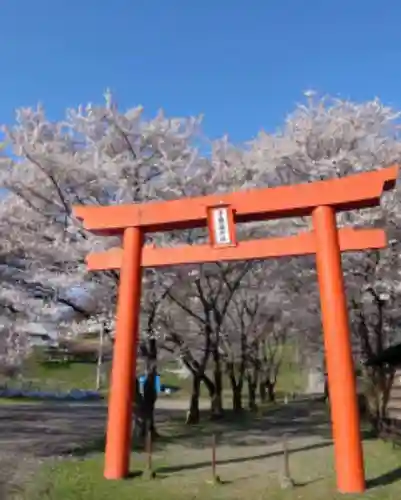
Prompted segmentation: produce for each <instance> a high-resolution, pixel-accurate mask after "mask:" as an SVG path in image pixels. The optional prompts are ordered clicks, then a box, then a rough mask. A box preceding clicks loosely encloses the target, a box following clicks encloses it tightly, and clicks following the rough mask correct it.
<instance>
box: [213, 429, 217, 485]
mask: <svg viewBox="0 0 401 500" xmlns="http://www.w3.org/2000/svg"><path fill="white" fill-rule="evenodd" d="M212 477H213V481H216V477H217V474H216V434H213V437H212Z"/></svg>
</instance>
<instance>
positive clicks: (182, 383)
mask: <svg viewBox="0 0 401 500" xmlns="http://www.w3.org/2000/svg"><path fill="white" fill-rule="evenodd" d="M293 359H294V353H293V349H292V348H291V346H286V347H285V350H284V352H283V362H282V366H281V370H280V372H279V376H278V380H277V392H278V395H279V396H280V394H284V393H290V392H301V391H302V390H303V388H304V386H305V377H304V374H303V373H302V371H301V370H300V368H299V367H298V366H297V365H296V364H295V363H294V362H293ZM42 361H43V357H42V356H41V354H40V351H39V350H38V351H37V352H36V353H34V354H33V355H32V356H31V357H30V358H29V359H28V360H27V361H26V362H25V364H24V366H23V369H22V373H21V375H22V377H21V379H20V380H0V385H1V384H2V383H7V385H8V386H9V387H21V385H23V386H25V387H27V388H28V387H30V388H31V389H37V390H43V391H46V390H48V391H54V390H56V391H61V392H67V391H69V390H71V389H83V390H94V389H95V382H96V365H95V364H94V363H82V362H76V363H74V362H72V363H69V364H57V363H52V364H49V363H43V362H42ZM169 368H173V369H174V368H177V366H176V365H175V364H174V365H169V366H166V367H161V383H162V384H166V385H170V386H174V387H179V390H178V391H177V392H176V393H174V395H173V397H174V398H177V397H178V398H185V399H187V398H188V396H189V394H191V389H192V386H191V385H192V379H191V377H189V378H187V379H183V378H179V377H178V376H177V375H176V374H175V373H171V372H170V371H169ZM109 371H110V363H107V364H105V365H104V367H103V373H104V379H103V386H104V387H105V389H104V391H103V392H104V393H107V385H108V375H109ZM209 375H210V377H211V378H212V373H209ZM223 387H224V399H225V400H227V401H228V402H229V401H230V400H231V397H232V393H231V387H230V383H229V380H228V378H227V377H226V376H224V377H223ZM161 397H163V395H161ZM167 397H170V396H167ZM201 397H205V398H207V397H208V392H207V390H206V387H205V386H204V385H203V384H201ZM246 397H247V388H246V383H245V384H244V399H246Z"/></svg>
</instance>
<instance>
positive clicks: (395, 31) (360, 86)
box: [0, 0, 401, 141]
mask: <svg viewBox="0 0 401 500" xmlns="http://www.w3.org/2000/svg"><path fill="white" fill-rule="evenodd" d="M400 19H401V2H400V1H399V0H398V1H397V0H386V1H383V0H382V1H373V0H364V1H363V0H353V1H352V0H320V1H319V0H308V1H301V0H270V1H269V0H247V1H245V0H213V1H212V0H202V1H200V0H154V1H151V0H113V1H112V2H111V1H107V0H80V1H78V0H68V1H67V0H35V1H33V0H3V1H2V2H1V3H0V47H1V71H0V122H1V123H4V122H8V123H9V122H11V121H12V120H13V113H14V109H15V108H16V107H18V106H28V105H34V104H35V103H36V102H38V101H42V102H43V103H44V104H45V106H46V108H47V109H48V112H49V115H50V116H51V117H52V118H57V117H61V116H62V114H63V111H64V109H65V108H66V107H68V106H74V105H77V104H79V103H86V102H88V101H92V102H96V101H99V100H100V99H101V96H102V92H103V90H104V89H105V88H106V87H110V88H111V89H112V90H113V91H114V92H115V93H116V95H117V97H118V102H119V104H120V105H121V106H122V107H126V106H133V105H137V104H142V105H144V106H145V110H146V112H147V114H152V113H154V112H155V111H156V110H157V109H158V108H160V107H162V108H164V109H165V110H166V112H167V113H168V114H170V115H190V114H198V113H204V114H205V131H206V133H208V134H209V135H210V136H212V137H216V136H219V135H222V134H224V133H228V134H229V135H230V136H231V138H232V139H233V140H234V141H243V140H247V139H250V138H252V137H253V136H254V135H255V134H256V133H257V131H258V130H260V129H261V128H265V129H267V130H274V129H275V128H276V127H278V126H280V124H281V123H282V122H283V120H284V118H285V116H286V114H287V113H288V112H289V111H291V110H292V109H293V107H294V105H295V103H296V102H298V101H300V100H301V99H302V91H303V90H305V89H310V88H313V89H316V90H319V91H321V92H324V93H331V94H335V95H340V96H342V97H350V98H352V99H355V100H365V99H371V98H373V97H375V96H379V97H381V98H382V99H383V100H384V101H385V102H386V103H388V104H392V105H394V106H399V107H401V30H400V28H399V21H400Z"/></svg>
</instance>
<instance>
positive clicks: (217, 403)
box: [211, 363, 223, 419]
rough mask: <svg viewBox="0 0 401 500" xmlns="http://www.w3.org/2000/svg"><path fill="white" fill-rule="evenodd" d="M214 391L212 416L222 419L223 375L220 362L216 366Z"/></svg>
mask: <svg viewBox="0 0 401 500" xmlns="http://www.w3.org/2000/svg"><path fill="white" fill-rule="evenodd" d="M213 375H214V393H213V395H212V400H211V417H212V418H213V419H220V418H221V417H222V416H223V380H222V379H223V377H222V372H221V369H220V363H218V364H217V365H216V366H215V369H214V372H213Z"/></svg>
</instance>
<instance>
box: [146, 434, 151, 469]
mask: <svg viewBox="0 0 401 500" xmlns="http://www.w3.org/2000/svg"><path fill="white" fill-rule="evenodd" d="M148 427H149V428H148V432H147V433H146V454H147V459H148V463H147V468H148V471H149V472H151V471H152V429H151V428H150V426H148Z"/></svg>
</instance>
